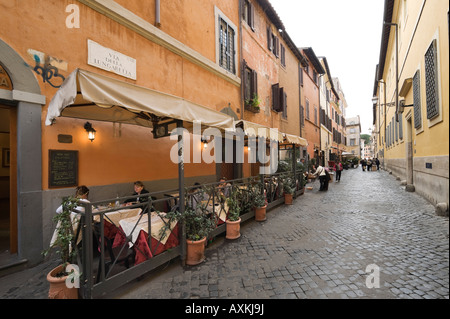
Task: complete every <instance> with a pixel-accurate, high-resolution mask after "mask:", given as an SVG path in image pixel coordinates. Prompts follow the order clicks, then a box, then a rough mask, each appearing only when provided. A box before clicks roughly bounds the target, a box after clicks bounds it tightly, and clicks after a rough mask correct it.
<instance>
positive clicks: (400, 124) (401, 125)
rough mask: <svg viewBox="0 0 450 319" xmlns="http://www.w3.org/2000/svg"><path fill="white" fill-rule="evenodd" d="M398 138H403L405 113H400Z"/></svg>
mask: <svg viewBox="0 0 450 319" xmlns="http://www.w3.org/2000/svg"><path fill="white" fill-rule="evenodd" d="M398 138H399V139H401V140H402V139H403V114H402V113H399V114H398Z"/></svg>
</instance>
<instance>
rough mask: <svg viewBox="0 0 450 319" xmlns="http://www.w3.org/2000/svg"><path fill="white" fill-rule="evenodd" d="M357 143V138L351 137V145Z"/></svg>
mask: <svg viewBox="0 0 450 319" xmlns="http://www.w3.org/2000/svg"><path fill="white" fill-rule="evenodd" d="M355 145H356V139H354V138H351V139H350V146H355Z"/></svg>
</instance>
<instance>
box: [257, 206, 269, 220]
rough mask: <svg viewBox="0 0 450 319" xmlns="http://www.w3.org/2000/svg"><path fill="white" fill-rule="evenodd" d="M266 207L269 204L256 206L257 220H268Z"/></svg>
mask: <svg viewBox="0 0 450 319" xmlns="http://www.w3.org/2000/svg"><path fill="white" fill-rule="evenodd" d="M266 208H267V205H264V206H263V207H255V220H256V221H257V222H263V221H265V220H266Z"/></svg>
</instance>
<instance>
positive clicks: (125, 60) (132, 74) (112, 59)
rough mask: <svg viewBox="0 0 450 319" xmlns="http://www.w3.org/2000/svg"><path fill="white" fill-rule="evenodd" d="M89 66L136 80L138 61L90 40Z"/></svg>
mask: <svg viewBox="0 0 450 319" xmlns="http://www.w3.org/2000/svg"><path fill="white" fill-rule="evenodd" d="M88 64H89V65H92V66H95V67H97V68H100V69H103V70H106V71H109V72H113V73H116V74H118V75H121V76H124V77H126V78H129V79H132V80H136V59H133V58H131V57H129V56H126V55H124V54H122V53H120V52H117V51H114V50H112V49H109V48H105V47H104V46H102V45H100V44H98V43H96V42H94V41H92V40H88Z"/></svg>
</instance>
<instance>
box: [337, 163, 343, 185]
mask: <svg viewBox="0 0 450 319" xmlns="http://www.w3.org/2000/svg"><path fill="white" fill-rule="evenodd" d="M343 169H344V167H343V166H342V163H341V162H340V161H337V163H336V165H335V171H336V182H339V181H340V180H341V173H342V170H343Z"/></svg>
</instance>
